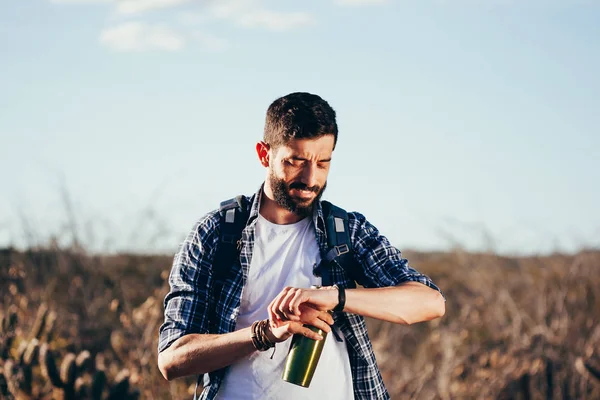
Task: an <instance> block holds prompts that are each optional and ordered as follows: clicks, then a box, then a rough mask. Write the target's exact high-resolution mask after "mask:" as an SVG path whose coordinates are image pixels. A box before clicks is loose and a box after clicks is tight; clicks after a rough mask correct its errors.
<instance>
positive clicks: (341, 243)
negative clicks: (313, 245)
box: [316, 201, 356, 286]
mask: <svg viewBox="0 0 600 400" xmlns="http://www.w3.org/2000/svg"><path fill="white" fill-rule="evenodd" d="M321 204H322V206H323V218H324V219H325V231H326V234H327V246H328V247H329V250H328V251H327V253H325V255H324V256H323V258H322V259H321V263H320V264H319V266H318V267H317V271H316V272H317V273H319V274H320V275H321V278H322V280H323V285H324V286H331V285H333V281H332V279H331V273H330V271H329V269H330V264H331V263H332V262H333V261H337V262H338V263H339V264H340V266H341V267H342V268H344V270H346V272H347V273H348V275H349V276H350V277H354V269H355V267H356V262H355V261H354V254H353V251H352V242H351V240H350V228H349V226H348V213H347V212H346V211H345V210H344V209H342V208H340V207H338V206H336V205H334V204H331V203H330V202H328V201H322V202H321Z"/></svg>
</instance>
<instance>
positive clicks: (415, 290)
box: [344, 282, 445, 325]
mask: <svg viewBox="0 0 600 400" xmlns="http://www.w3.org/2000/svg"><path fill="white" fill-rule="evenodd" d="M344 312H348V313H353V314H359V315H362V316H365V317H372V318H376V319H380V320H384V321H388V322H394V323H399V324H406V325H408V324H413V323H416V322H422V321H429V320H432V319H435V318H439V317H441V316H443V315H444V312H445V302H444V298H443V296H442V295H441V294H440V293H439V292H438V291H437V290H434V289H431V288H429V287H427V286H425V285H423V284H421V283H418V282H406V283H402V284H400V285H398V286H393V287H384V288H373V289H364V288H359V289H346V305H345V307H344Z"/></svg>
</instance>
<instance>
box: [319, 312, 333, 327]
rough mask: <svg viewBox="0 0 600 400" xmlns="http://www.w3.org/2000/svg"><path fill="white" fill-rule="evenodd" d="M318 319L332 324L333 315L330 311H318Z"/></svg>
mask: <svg viewBox="0 0 600 400" xmlns="http://www.w3.org/2000/svg"><path fill="white" fill-rule="evenodd" d="M319 319H321V320H322V321H325V322H326V323H328V324H329V325H333V323H334V320H333V316H332V315H331V314H330V313H328V312H327V311H320V312H319Z"/></svg>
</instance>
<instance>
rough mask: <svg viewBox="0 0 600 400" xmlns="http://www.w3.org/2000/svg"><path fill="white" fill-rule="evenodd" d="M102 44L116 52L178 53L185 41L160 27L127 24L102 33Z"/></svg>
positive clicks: (173, 32)
mask: <svg viewBox="0 0 600 400" xmlns="http://www.w3.org/2000/svg"><path fill="white" fill-rule="evenodd" d="M99 40H100V43H101V44H103V45H104V46H107V47H109V48H111V49H113V50H116V51H151V50H163V51H177V50H181V49H183V47H184V46H185V40H184V38H183V36H181V35H180V34H178V33H177V32H175V31H173V30H172V29H169V28H167V27H165V26H160V25H149V24H146V23H143V22H126V23H124V24H121V25H117V26H114V27H111V28H107V29H105V30H103V31H102V32H101V33H100V39H99Z"/></svg>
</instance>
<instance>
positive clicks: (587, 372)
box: [0, 247, 600, 399]
mask: <svg viewBox="0 0 600 400" xmlns="http://www.w3.org/2000/svg"><path fill="white" fill-rule="evenodd" d="M405 255H406V256H407V257H408V258H409V260H410V261H411V263H412V264H413V265H414V266H415V267H417V268H418V269H419V270H420V271H422V272H424V273H426V274H428V275H429V276H431V277H432V278H433V279H434V281H435V282H436V283H437V284H438V285H439V286H440V287H441V288H442V290H443V291H444V294H445V296H446V298H447V312H446V315H445V316H444V317H443V318H442V319H440V320H436V321H433V322H429V323H420V324H415V325H412V326H400V325H393V324H389V323H383V322H379V321H374V320H369V321H368V328H369V332H370V335H371V337H372V339H373V342H374V348H375V351H376V355H377V359H378V362H379V365H380V366H381V371H382V374H383V377H384V380H385V382H386V385H387V387H388V389H389V391H390V393H391V395H392V398H393V399H479V398H482V399H489V398H495V399H598V398H600V354H599V353H600V292H598V290H597V288H598V287H600V252H598V251H586V252H580V253H578V254H574V255H564V254H553V255H549V256H544V257H541V256H531V257H501V256H498V255H494V254H473V253H465V252H462V251H454V252H449V253H419V252H406V253H405ZM171 261H172V257H171V256H140V255H125V254H121V255H115V256H99V255H89V254H86V253H85V252H83V251H81V250H78V251H76V250H66V249H59V248H57V247H53V248H38V249H31V250H28V251H16V250H14V249H4V250H1V251H0V298H1V301H2V303H1V304H0V315H1V317H0V328H1V329H0V395H1V396H2V397H3V398H7V399H13V398H14V399H29V398H32V399H51V398H52V399H56V398H58V399H84V398H85V399H87V398H92V399H117V398H119V399H135V398H140V399H164V398H188V397H189V396H190V395H191V391H192V390H193V387H194V383H195V379H194V378H193V377H189V378H185V379H178V380H175V381H172V382H167V381H165V380H164V379H163V378H162V376H161V375H160V373H159V371H158V368H157V366H156V357H157V350H156V348H157V342H158V328H159V326H160V324H161V323H162V315H163V304H162V301H163V298H164V295H165V294H166V293H167V290H168V284H167V277H168V272H169V270H170V265H171Z"/></svg>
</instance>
